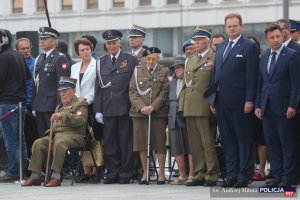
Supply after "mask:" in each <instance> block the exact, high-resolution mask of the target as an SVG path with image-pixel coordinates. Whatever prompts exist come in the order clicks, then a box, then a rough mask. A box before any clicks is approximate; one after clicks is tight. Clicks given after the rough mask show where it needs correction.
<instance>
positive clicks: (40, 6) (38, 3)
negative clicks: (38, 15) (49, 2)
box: [37, 0, 45, 11]
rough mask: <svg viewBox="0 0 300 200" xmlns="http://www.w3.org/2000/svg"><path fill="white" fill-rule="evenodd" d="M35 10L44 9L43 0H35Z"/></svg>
mask: <svg viewBox="0 0 300 200" xmlns="http://www.w3.org/2000/svg"><path fill="white" fill-rule="evenodd" d="M37 11H45V4H44V0H37Z"/></svg>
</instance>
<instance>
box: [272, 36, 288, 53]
mask: <svg viewBox="0 0 300 200" xmlns="http://www.w3.org/2000/svg"><path fill="white" fill-rule="evenodd" d="M291 40H292V38H290V39H288V40H287V41H285V42H284V43H283V45H284V46H287V45H288V44H289V43H290V41H291ZM276 53H277V52H276Z"/></svg>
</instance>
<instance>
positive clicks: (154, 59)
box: [146, 57, 157, 62]
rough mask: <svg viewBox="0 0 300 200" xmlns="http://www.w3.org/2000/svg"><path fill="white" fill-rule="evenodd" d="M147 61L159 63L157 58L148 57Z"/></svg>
mask: <svg viewBox="0 0 300 200" xmlns="http://www.w3.org/2000/svg"><path fill="white" fill-rule="evenodd" d="M146 61H147V62H150V61H152V62H156V61H157V58H155V57H146Z"/></svg>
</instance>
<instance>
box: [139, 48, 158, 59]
mask: <svg viewBox="0 0 300 200" xmlns="http://www.w3.org/2000/svg"><path fill="white" fill-rule="evenodd" d="M153 53H161V51H160V49H159V48H157V47H149V48H148V49H147V50H145V51H144V52H143V56H144V57H146V56H148V55H150V54H153Z"/></svg>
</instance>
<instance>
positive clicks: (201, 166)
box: [179, 49, 219, 182]
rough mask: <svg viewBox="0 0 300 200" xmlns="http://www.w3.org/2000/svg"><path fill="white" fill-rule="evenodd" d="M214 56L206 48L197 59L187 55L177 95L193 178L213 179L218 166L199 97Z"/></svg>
mask: <svg viewBox="0 0 300 200" xmlns="http://www.w3.org/2000/svg"><path fill="white" fill-rule="evenodd" d="M214 57H215V55H214V53H213V51H212V50H211V49H210V50H209V51H208V52H207V53H206V54H205V55H204V57H202V58H200V59H199V57H198V55H197V54H195V55H193V56H191V57H190V58H189V59H188V61H187V66H186V70H185V78H184V79H185V84H186V88H185V90H184V93H183V95H181V99H180V103H179V105H181V107H180V108H179V111H183V116H184V117H186V123H187V130H188V136H189V143H190V151H191V154H192V157H193V166H194V167H193V168H194V176H195V179H198V180H204V179H205V180H206V181H213V182H216V180H217V178H218V176H219V166H218V160H217V156H216V152H215V147H214V141H213V134H212V127H211V125H210V122H209V116H210V115H211V114H212V113H211V111H210V108H209V105H208V103H207V102H206V100H205V99H204V97H203V93H204V92H205V91H206V90H207V88H208V87H209V85H210V82H211V77H212V73H213V61H214ZM199 143H200V144H199Z"/></svg>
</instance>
